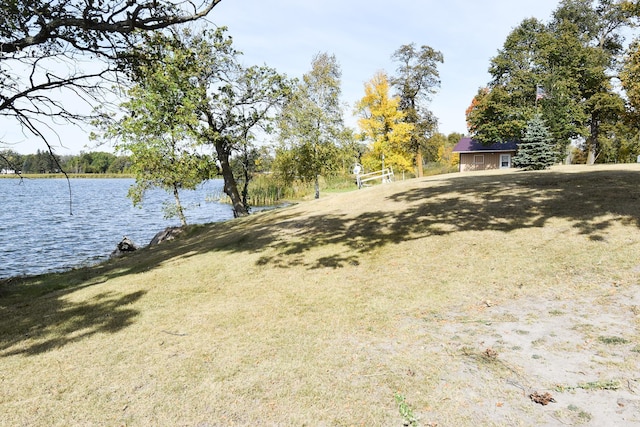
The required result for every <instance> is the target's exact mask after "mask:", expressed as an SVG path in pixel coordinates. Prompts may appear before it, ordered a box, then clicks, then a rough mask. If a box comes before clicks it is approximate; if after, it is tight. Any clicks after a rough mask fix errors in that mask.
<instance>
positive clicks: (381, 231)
mask: <svg viewBox="0 0 640 427" xmlns="http://www.w3.org/2000/svg"><path fill="white" fill-rule="evenodd" d="M422 183H423V184H424V185H414V186H413V187H412V188H410V189H408V190H407V189H406V188H405V187H401V189H400V190H399V191H398V192H397V193H393V194H391V195H388V196H387V197H386V200H385V201H392V202H394V203H395V205H393V206H391V207H389V204H385V206H387V208H386V210H385V209H384V208H378V207H377V205H379V204H380V203H379V202H380V201H379V200H377V199H375V197H377V196H376V195H375V193H372V196H373V197H374V199H373V200H372V206H371V208H370V209H369V210H367V211H365V212H362V213H361V214H359V215H358V216H355V217H354V216H351V215H349V214H348V210H346V209H341V210H337V211H336V213H334V214H328V215H327V214H323V215H310V216H308V217H305V218H304V220H300V219H299V218H295V217H291V218H287V217H282V218H279V221H277V222H274V223H272V224H270V225H267V224H265V225H264V226H263V227H261V228H260V227H257V228H255V229H254V230H253V235H252V239H251V242H250V243H247V244H244V245H236V246H230V247H227V248H225V249H224V250H229V251H240V252H241V251H261V250H264V248H271V249H272V250H271V251H269V253H268V254H265V255H264V256H262V257H261V258H260V259H259V261H258V264H260V265H268V264H272V265H274V266H277V267H281V268H285V267H298V266H304V267H307V268H309V269H314V268H321V267H331V268H340V267H344V266H346V265H353V264H354V263H357V260H358V257H359V255H360V254H362V253H364V252H368V251H371V250H373V249H376V248H380V247H383V246H386V245H393V244H398V243H401V242H403V241H408V240H413V239H421V238H425V237H428V236H442V235H452V234H455V233H460V232H465V231H498V232H503V233H510V232H512V231H514V230H522V229H536V228H541V227H544V226H545V225H546V224H548V223H549V221H551V220H553V219H563V220H566V221H568V222H569V223H570V224H571V226H572V227H573V228H575V229H576V230H577V231H578V233H580V234H583V235H585V236H587V237H588V238H589V239H590V240H593V241H605V240H606V233H607V230H608V229H609V228H610V227H611V226H613V225H614V223H617V222H620V223H622V224H624V225H632V226H635V227H640V210H639V208H640V206H639V202H640V171H611V170H607V171H591V172H588V173H562V172H551V171H547V172H543V173H533V174H532V173H522V172H516V173H513V174H509V175H507V176H505V175H487V176H483V175H472V176H468V177H465V176H459V175H457V176H455V177H452V178H450V179H448V178H446V177H444V178H442V179H439V180H437V181H433V180H424V181H422ZM322 246H326V247H331V248H333V247H335V248H336V249H335V253H334V254H331V255H325V256H324V257H322V258H321V259H309V258H308V257H307V254H308V253H309V251H310V250H311V249H312V248H318V247H322ZM343 248H347V250H343Z"/></svg>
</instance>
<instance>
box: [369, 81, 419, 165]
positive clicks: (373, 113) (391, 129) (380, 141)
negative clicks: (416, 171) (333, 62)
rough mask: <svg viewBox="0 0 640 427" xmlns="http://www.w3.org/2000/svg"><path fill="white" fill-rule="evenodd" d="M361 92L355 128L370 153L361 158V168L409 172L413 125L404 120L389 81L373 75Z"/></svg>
mask: <svg viewBox="0 0 640 427" xmlns="http://www.w3.org/2000/svg"><path fill="white" fill-rule="evenodd" d="M364 90H365V95H364V97H363V98H362V99H361V100H360V102H358V103H357V104H356V113H357V114H358V115H359V116H360V119H359V120H358V126H359V127H360V129H361V130H362V132H363V136H364V137H365V138H366V139H367V140H368V141H369V142H370V143H371V151H369V152H368V153H366V154H365V155H364V156H363V159H362V162H363V166H364V167H365V168H366V169H368V170H379V169H380V168H382V167H384V166H385V165H387V166H392V167H394V168H396V170H398V171H411V170H412V169H413V154H412V151H411V135H412V132H413V129H414V125H413V124H412V123H407V122H406V121H405V120H404V119H405V113H404V112H403V111H402V110H401V109H400V97H398V96H391V95H390V93H389V79H388V77H387V75H386V74H385V73H384V72H378V73H376V75H375V76H374V77H373V78H372V79H371V80H370V81H369V82H367V83H366V84H365V88H364Z"/></svg>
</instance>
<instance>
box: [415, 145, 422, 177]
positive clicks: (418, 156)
mask: <svg viewBox="0 0 640 427" xmlns="http://www.w3.org/2000/svg"><path fill="white" fill-rule="evenodd" d="M416 165H417V166H418V177H419V178H422V177H423V176H424V170H423V169H422V153H421V152H420V150H418V153H417V154H416Z"/></svg>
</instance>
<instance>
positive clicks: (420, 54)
mask: <svg viewBox="0 0 640 427" xmlns="http://www.w3.org/2000/svg"><path fill="white" fill-rule="evenodd" d="M392 58H393V59H394V60H396V61H397V62H399V64H400V65H399V66H398V69H397V70H396V71H397V75H396V76H393V77H392V78H391V84H392V86H393V87H394V88H395V89H396V91H397V95H398V96H399V97H400V110H402V111H403V112H404V115H405V116H404V120H405V122H407V123H410V124H412V125H413V130H412V132H411V141H410V143H409V147H410V150H411V151H412V152H413V153H414V155H415V158H416V160H415V161H416V166H417V169H418V176H422V175H423V172H422V163H423V161H422V148H424V147H425V144H426V141H427V139H428V138H429V136H430V135H431V134H433V132H434V131H435V130H436V128H437V123H438V122H437V119H436V118H435V116H434V115H433V113H432V112H431V111H429V109H428V108H427V106H428V103H429V102H430V101H431V95H432V94H434V93H435V92H436V88H437V87H439V86H440V78H439V77H440V75H439V73H438V63H443V62H444V59H443V56H442V53H440V52H438V51H436V50H434V49H433V48H431V47H429V46H421V47H420V50H417V49H416V46H415V44H414V43H411V44H408V45H402V46H400V48H399V49H398V50H396V51H395V52H394V54H393V56H392Z"/></svg>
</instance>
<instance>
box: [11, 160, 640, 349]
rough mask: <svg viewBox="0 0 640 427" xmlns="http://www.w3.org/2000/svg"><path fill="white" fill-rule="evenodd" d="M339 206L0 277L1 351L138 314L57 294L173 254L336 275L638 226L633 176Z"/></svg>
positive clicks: (421, 186) (593, 176) (109, 298)
mask: <svg viewBox="0 0 640 427" xmlns="http://www.w3.org/2000/svg"><path fill="white" fill-rule="evenodd" d="M396 188H397V192H394V189H396ZM389 190H391V193H390V192H389ZM382 194H384V196H382ZM356 199H357V200H359V201H360V203H361V205H357V204H356V202H355V200H356ZM363 200H364V203H363V202H362V201H363ZM345 201H346V202H347V203H350V202H351V201H353V206H351V205H349V206H344V207H341V208H340V209H336V210H335V212H333V213H329V214H314V213H313V212H311V213H306V214H304V215H302V216H300V215H299V214H297V213H295V212H292V211H291V210H286V209H285V210H280V211H278V210H276V211H271V212H267V213H264V214H260V215H255V216H250V217H248V218H241V219H238V220H232V221H228V222H225V223H218V224H208V225H203V226H194V227H191V228H189V229H188V230H187V232H185V233H184V236H182V237H181V238H179V239H177V240H176V241H173V242H167V243H164V244H162V245H160V246H157V247H153V248H146V249H144V250H141V251H138V252H137V253H134V254H133V255H131V256H128V257H125V258H123V259H117V260H112V261H109V262H106V263H103V264H100V265H97V266H94V267H87V268H82V269H78V270H74V271H71V272H67V273H63V274H52V275H46V276H40V277H33V278H23V279H11V280H6V281H3V282H0V322H1V323H0V350H2V351H3V352H4V354H5V355H6V354H15V353H25V354H37V353H39V352H42V351H46V350H48V349H51V348H55V347H60V346H63V345H65V344H66V343H69V342H74V341H77V340H80V339H82V338H84V337H87V336H89V335H92V334H95V333H99V332H116V331H118V330H120V329H122V328H124V327H126V326H128V325H129V324H131V323H132V322H133V321H134V319H135V316H136V315H137V312H136V311H135V310H133V309H131V308H130V307H128V304H130V303H131V302H134V301H136V300H138V299H139V298H141V297H142V296H143V294H144V293H143V292H136V293H132V294H129V295H125V296H115V295H109V294H105V295H101V296H100V297H97V298H95V299H94V300H93V301H86V302H84V303H77V304H75V303H69V302H65V301H64V299H63V296H64V295H65V294H67V293H70V292H73V291H74V290H76V289H78V288H80V287H84V286H92V285H96V284H99V283H101V282H103V281H106V280H109V279H111V278H114V277H118V276H123V275H129V274H135V273H139V272H143V271H147V270H150V269H152V268H155V267H156V266H159V265H161V264H162V263H163V262H165V261H167V260H169V259H172V258H177V257H182V258H188V257H190V256H193V255H196V254H201V253H210V252H214V253H215V252H219V253H238V254H254V253H257V254H259V257H258V260H257V264H258V265H263V266H272V267H276V268H293V267H298V268H306V269H318V268H333V269H337V268H344V267H347V266H354V265H358V263H359V261H358V260H359V258H360V257H361V256H362V254H363V253H366V252H369V251H372V250H375V249H377V248H381V247H385V246H388V245H394V244H398V243H400V242H403V241H407V240H412V239H423V238H428V237H429V236H446V235H452V236H455V234H456V233H460V232H465V231H487V230H489V231H498V232H503V233H509V232H512V231H514V230H523V229H531V230H535V229H536V228H541V227H544V226H545V225H546V224H548V222H549V221H550V220H552V219H555V218H558V219H563V220H566V221H568V223H569V224H571V226H573V227H574V228H575V229H576V230H577V232H578V233H581V234H583V235H585V236H587V238H589V239H591V240H592V241H605V240H606V237H607V230H608V229H609V228H610V227H611V226H613V225H614V223H618V222H621V223H623V224H625V225H628V226H634V227H636V228H637V227H640V209H639V208H640V206H639V204H640V171H636V170H593V171H589V172H583V173H570V172H554V171H546V172H542V173H523V172H515V173H509V174H506V175H476V174H470V175H469V176H460V175H455V176H451V177H449V176H446V175H443V176H441V177H440V178H439V179H436V180H433V179H426V180H416V181H411V182H410V185H406V186H405V185H397V186H393V187H387V188H386V189H385V190H384V192H377V191H376V189H366V190H362V191H357V192H354V193H353V196H352V197H351V196H350V198H348V199H347V198H345ZM309 206H310V207H312V206H313V204H310V205H309ZM319 249H320V251H318V250H319ZM51 325H59V326H57V330H58V331H62V332H61V333H59V334H57V335H56V334H54V333H53V332H51V331H53V329H52V328H53V326H51ZM31 337H37V339H31ZM26 338H29V339H26ZM22 341H24V342H22ZM32 342H33V343H32ZM30 343H32V344H30ZM14 347H15V348H14Z"/></svg>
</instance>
